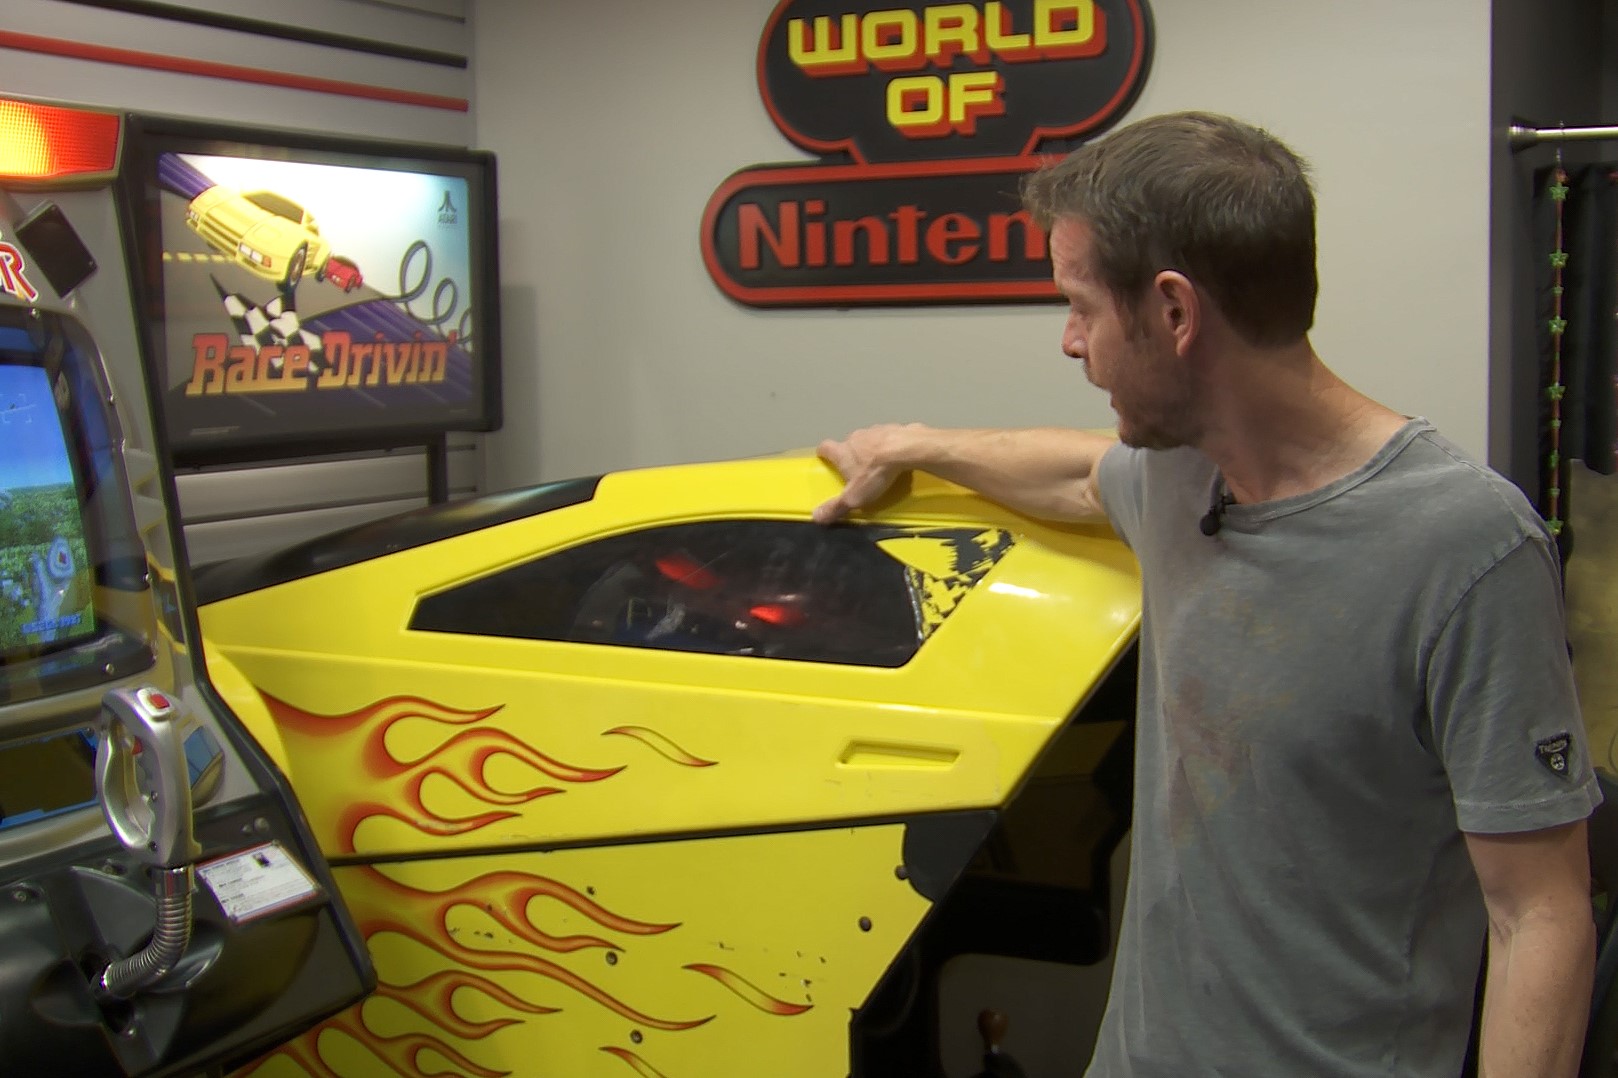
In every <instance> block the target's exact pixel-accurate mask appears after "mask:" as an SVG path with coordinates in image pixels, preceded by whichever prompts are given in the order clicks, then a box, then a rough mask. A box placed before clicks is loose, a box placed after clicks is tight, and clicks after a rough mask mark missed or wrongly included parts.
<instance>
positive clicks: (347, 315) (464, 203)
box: [143, 136, 499, 464]
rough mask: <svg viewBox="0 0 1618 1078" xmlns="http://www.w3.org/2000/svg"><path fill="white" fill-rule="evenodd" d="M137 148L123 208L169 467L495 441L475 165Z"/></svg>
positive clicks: (483, 177)
mask: <svg viewBox="0 0 1618 1078" xmlns="http://www.w3.org/2000/svg"><path fill="white" fill-rule="evenodd" d="M363 145H364V144H363V143H360V142H355V143H351V144H346V148H343V149H337V148H333V147H317V146H315V145H310V146H299V145H295V144H287V145H275V144H273V143H270V142H262V143H255V142H249V141H240V140H239V141H230V140H224V139H220V138H217V137H216V138H197V139H191V140H189V141H188V140H185V139H175V138H163V137H161V136H159V137H154V138H153V139H151V140H150V143H149V146H148V148H147V157H148V159H149V162H150V163H149V165H148V167H147V170H146V179H145V185H146V189H145V191H144V193H143V198H144V202H145V207H144V208H145V211H146V212H145V214H144V215H143V217H144V221H143V224H144V228H145V231H146V243H145V257H144V269H145V274H146V276H147V277H148V278H156V279H155V280H148V281H147V284H148V286H149V289H148V291H149V294H150V296H151V300H152V304H151V306H152V309H153V311H154V313H155V314H156V315H157V317H155V318H153V319H152V320H151V321H152V324H153V326H154V334H155V337H156V339H155V341H154V344H155V348H156V351H157V353H158V360H159V363H158V366H159V368H160V369H161V373H162V395H163V402H162V404H163V412H164V416H165V426H166V428H167V433H168V437H169V443H170V449H171V452H172V453H173V454H174V456H175V459H176V462H177V463H181V464H184V463H192V462H200V463H207V462H211V461H218V460H229V459H232V458H233V457H236V456H242V457H246V456H252V455H258V456H265V455H295V454H297V453H302V452H321V451H324V450H327V449H342V448H359V447H365V446H382V445H395V444H408V443H413V442H414V443H419V442H421V441H424V440H425V439H426V437H428V436H431V435H434V434H436V433H442V432H445V431H450V430H491V429H494V428H495V427H496V426H498V414H499V399H498V389H499V371H498V361H499V359H498V342H497V336H498V328H497V327H498V311H497V309H496V303H497V294H496V293H497V289H496V285H495V276H496V270H495V259H494V238H493V228H494V221H493V214H494V207H493V201H494V174H493V159H492V157H491V156H490V155H488V154H482V153H478V152H474V151H466V152H464V153H451V154H447V155H446V156H443V157H431V156H418V157H414V158H410V157H405V156H400V155H402V154H403V153H404V150H403V149H398V150H394V151H391V152H390V151H388V150H387V148H386V147H372V148H371V149H370V150H362V149H357V148H355V147H358V146H363Z"/></svg>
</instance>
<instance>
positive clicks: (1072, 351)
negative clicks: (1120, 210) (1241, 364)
mask: <svg viewBox="0 0 1618 1078" xmlns="http://www.w3.org/2000/svg"><path fill="white" fill-rule="evenodd" d="M1050 246H1051V264H1052V267H1053V269H1054V277H1055V281H1056V287H1057V289H1058V291H1060V292H1061V293H1062V295H1063V297H1064V298H1066V300H1067V302H1068V313H1067V325H1066V326H1065V327H1064V329H1063V331H1062V351H1063V352H1065V353H1066V354H1067V355H1069V356H1072V357H1073V358H1074V359H1077V360H1079V361H1080V362H1081V363H1083V364H1084V373H1085V376H1086V377H1088V378H1089V379H1090V383H1091V384H1092V385H1094V386H1095V387H1096V388H1097V389H1101V390H1105V391H1106V392H1107V393H1108V394H1110V396H1111V404H1112V410H1113V411H1114V412H1115V413H1117V415H1118V437H1119V439H1120V440H1122V441H1123V442H1124V444H1125V445H1132V446H1139V447H1143V448H1147V449H1173V448H1175V447H1176V446H1181V445H1187V444H1190V443H1191V442H1192V441H1193V439H1194V437H1195V434H1196V427H1195V412H1194V409H1193V408H1192V404H1193V394H1192V387H1191V382H1190V377H1189V374H1188V372H1187V369H1186V366H1185V363H1184V361H1183V360H1182V359H1181V357H1180V356H1179V355H1177V354H1176V352H1175V350H1174V344H1173V341H1172V339H1170V338H1169V337H1168V334H1167V329H1166V327H1165V326H1164V325H1163V324H1162V321H1161V319H1158V318H1156V317H1154V314H1155V310H1156V304H1155V302H1154V301H1153V300H1152V299H1151V298H1147V299H1145V300H1144V301H1143V302H1141V303H1139V304H1138V305H1137V307H1136V309H1135V310H1133V311H1131V312H1127V313H1126V312H1125V311H1123V310H1121V309H1120V306H1119V304H1118V302H1117V301H1116V300H1115V299H1114V298H1113V295H1112V293H1111V292H1110V291H1108V290H1107V287H1106V285H1104V284H1103V283H1102V282H1101V280H1100V279H1099V278H1098V277H1097V276H1096V275H1095V272H1094V270H1093V268H1092V261H1091V241H1090V228H1089V226H1088V225H1086V224H1085V223H1084V222H1083V221H1080V220H1077V219H1075V218H1071V217H1063V218H1060V219H1058V220H1057V221H1056V223H1055V224H1054V225H1052V227H1051V236H1050Z"/></svg>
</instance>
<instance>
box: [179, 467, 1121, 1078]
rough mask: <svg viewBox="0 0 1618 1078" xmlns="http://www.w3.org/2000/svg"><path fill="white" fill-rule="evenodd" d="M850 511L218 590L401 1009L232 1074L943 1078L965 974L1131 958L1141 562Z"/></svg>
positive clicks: (983, 523) (732, 502)
mask: <svg viewBox="0 0 1618 1078" xmlns="http://www.w3.org/2000/svg"><path fill="white" fill-rule="evenodd" d="M836 487H837V480H836V477H835V476H834V475H833V474H832V472H831V470H830V469H829V468H828V467H827V466H826V465H825V464H823V463H822V462H820V461H819V460H817V459H815V458H814V457H813V456H812V455H809V454H787V455H782V456H778V457H768V458H760V459H754V460H745V461H733V462H724V463H713V464H703V465H684V466H676V467H667V468H654V469H644V470H634V471H625V472H618V473H612V474H608V475H605V476H601V477H597V478H591V479H582V480H576V481H570V482H559V483H552V484H547V485H544V486H539V487H534V488H531V489H526V490H519V491H513V492H507V493H500V494H492V495H486V496H483V497H480V498H476V499H472V500H469V501H466V502H461V503H449V504H444V505H437V506H429V507H427V508H425V509H422V510H419V511H415V512H412V513H407V514H405V515H403V516H399V517H394V518H390V519H387V520H383V521H379V522H376V523H371V524H366V525H362V526H359V527H357V528H353V529H351V530H348V531H345V532H341V533H337V534H334V535H331V536H329V537H326V538H322V539H317V540H313V541H310V542H307V543H304V544H302V545H300V546H297V547H294V548H292V549H288V550H285V551H281V552H278V553H275V554H273V555H269V556H264V557H254V558H249V559H242V560H236V561H231V562H226V563H221V564H218V565H215V566H210V567H204V568H202V569H199V570H198V571H197V573H196V576H195V588H196V592H197V599H198V602H199V611H200V621H201V627H202V633H203V638H204V641H205V646H206V656H207V665H208V670H209V675H210V678H211V680H212V682H213V684H214V685H215V687H216V688H217V689H218V690H219V692H220V693H221V695H222V696H223V698H224V699H225V701H226V702H227V703H228V704H229V705H230V707H231V709H232V710H233V711H234V712H235V713H236V714H237V715H238V716H239V717H240V718H241V719H242V720H243V722H244V723H245V724H246V725H247V727H248V729H249V730H250V731H251V732H252V733H253V734H254V735H255V736H256V738H257V739H258V741H259V742H260V744H261V745H262V746H263V747H264V749H265V750H266V752H267V753H268V754H269V756H270V757H271V758H272V759H273V760H274V761H275V762H276V763H277V764H278V765H279V766H280V768H281V769H282V770H283V771H284V773H285V774H286V776H287V777H288V779H289V780H290V782H291V784H292V787H293V789H294V791H295V792H296V794H297V796H298V799H299V801H300V802H301V804H302V806H303V809H304V812H305V813H306V814H307V817H308V821H309V824H310V826H311V829H312V831H313V833H314V835H315V837H316V839H317V840H318V842H319V843H320V845H321V847H322V850H323V853H324V854H325V856H326V858H327V859H328V860H329V862H330V864H331V866H332V872H333V876H334V879H335V880H336V882H337V885H338V887H339V889H340V890H341V892H342V896H343V898H344V900H345V901H346V903H347V905H348V907H349V909H350V910H351V911H352V913H353V916H354V919H355V921H356V923H357V924H358V926H359V929H360V931H361V933H362V934H363V935H364V937H365V939H366V942H367V945H368V947H369V950H370V953H371V956H372V958H373V960H374V962H375V965H376V969H377V974H378V977H379V980H380V987H379V988H378V990H377V992H376V993H375V994H374V995H372V996H371V997H370V998H369V999H367V1000H365V1001H364V1002H363V1003H361V1004H359V1005H357V1006H355V1007H353V1008H351V1009H350V1010H348V1011H345V1012H342V1013H340V1014H338V1015H337V1016H336V1017H334V1018H332V1019H329V1020H328V1021H326V1022H325V1023H323V1024H322V1025H320V1026H319V1027H317V1028H316V1029H315V1030H313V1031H312V1032H310V1033H308V1034H306V1035H304V1036H303V1037H301V1038H299V1039H297V1040H294V1041H292V1042H290V1043H288V1044H286V1045H284V1046H282V1047H281V1048H279V1049H277V1050H276V1051H274V1052H272V1053H270V1054H269V1055H267V1056H264V1057H262V1058H260V1059H259V1060H257V1061H256V1062H254V1063H252V1064H250V1065H248V1066H247V1067H245V1068H243V1069H241V1070H239V1071H238V1072H237V1073H238V1074H253V1075H256V1076H258V1078H300V1076H308V1078H372V1076H377V1075H383V1076H387V1075H402V1076H411V1078H416V1076H420V1075H425V1074H442V1073H455V1074H462V1075H479V1076H493V1075H508V1074H509V1075H532V1076H552V1075H554V1076H565V1078H633V1076H635V1075H640V1076H642V1078H727V1076H735V1078H844V1076H846V1075H853V1076H856V1078H857V1076H861V1075H867V1076H882V1078H893V1076H896V1075H912V1074H913V1075H930V1074H936V1073H942V1071H941V1069H940V1067H939V1065H938V1062H937V1060H938V1039H939V1032H938V1028H937V1024H938V993H937V984H938V980H939V975H940V971H941V970H942V968H943V966H944V964H945V963H946V962H947V961H948V960H949V959H950V958H951V957H953V956H955V955H958V954H964V953H971V954H987V955H1005V956H1015V957H1028V958H1034V959H1038V960H1042V961H1046V962H1067V963H1074V964H1086V963H1094V962H1096V961H1098V960H1099V959H1101V958H1102V957H1104V956H1105V955H1106V954H1107V953H1108V949H1109V947H1110V942H1111V941H1110V938H1109V930H1108V926H1109V924H1110V916H1109V910H1110V908H1111V906H1112V904H1113V903H1115V902H1116V901H1118V900H1120V899H1121V893H1116V894H1115V891H1116V890H1117V881H1116V880H1110V879H1109V875H1108V867H1107V866H1108V864H1109V858H1110V856H1111V854H1112V852H1113V850H1114V849H1115V847H1116V846H1117V844H1118V841H1119V839H1120V838H1121V837H1122V836H1123V834H1124V833H1125V831H1126V829H1127V826H1128V798H1129V786H1130V779H1129V770H1130V766H1131V759H1132V742H1131V722H1130V719H1131V714H1132V707H1133V693H1134V659H1133V642H1134V639H1135V633H1136V630H1137V627H1138V622H1139V617H1140V598H1139V581H1138V577H1137V571H1136V566H1135V563H1134V561H1133V558H1132V557H1131V555H1130V554H1129V552H1128V550H1127V549H1126V548H1125V547H1124V546H1123V545H1122V544H1121V543H1120V542H1119V541H1118V540H1117V539H1116V538H1115V537H1114V536H1113V535H1112V534H1111V533H1110V531H1108V530H1107V529H1106V528H1105V527H1102V526H1073V527H1065V528H1063V527H1052V526H1046V525H1042V524H1039V523H1036V522H1034V521H1031V520H1028V519H1026V518H1023V517H1020V516H1017V515H1016V514H1013V513H1011V512H1009V511H1007V510H1004V509H1001V508H999V507H997V506H995V505H993V504H991V503H988V502H986V501H983V500H981V499H979V498H977V497H975V496H973V495H970V494H969V493H967V492H966V491H964V490H962V489H960V488H958V487H955V486H952V485H950V484H947V483H944V482H942V481H939V480H935V479H932V478H930V477H927V476H923V475H917V476H915V477H913V478H912V479H911V480H910V481H908V482H907V483H906V484H904V485H903V487H902V489H900V490H899V491H897V492H896V493H895V494H893V495H892V496H890V498H889V500H888V501H887V502H885V503H884V504H883V505H881V506H880V507H878V508H877V509H875V510H873V511H872V512H870V513H868V514H863V515H861V516H859V517H857V518H856V519H855V520H853V521H852V522H849V523H845V524H840V525H836V526H832V527H823V526H820V525H816V524H814V523H812V522H811V521H810V519H809V512H810V509H811V508H812V507H813V506H814V505H816V504H818V503H819V502H820V501H822V500H823V499H825V498H826V497H829V496H830V495H831V494H832V493H833V492H834V491H835V489H836ZM445 1068H449V1069H448V1070H446V1069H445Z"/></svg>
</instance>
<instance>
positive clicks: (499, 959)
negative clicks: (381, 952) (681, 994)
mask: <svg viewBox="0 0 1618 1078" xmlns="http://www.w3.org/2000/svg"><path fill="white" fill-rule="evenodd" d="M375 929H376V931H383V932H394V933H397V934H398V935H401V936H404V937H405V938H406V939H410V940H414V941H415V942H417V943H419V944H421V945H422V946H423V947H426V948H428V949H429V950H432V951H436V952H437V953H438V954H440V955H442V956H444V957H445V958H447V959H449V960H450V961H452V962H454V963H456V964H457V965H462V966H470V967H472V968H473V969H481V970H486V971H488V972H490V973H495V972H501V971H512V970H515V971H517V972H520V973H536V974H538V975H539V976H541V977H548V978H550V979H551V980H553V981H556V982H557V983H558V984H562V985H566V986H567V987H568V988H571V989H573V990H574V991H575V992H577V993H579V994H580V995H581V996H584V997H585V998H586V999H589V1000H592V1001H594V1002H596V1003H599V1004H601V1006H603V1007H606V1008H607V1009H608V1010H610V1011H612V1012H613V1013H614V1014H617V1015H619V1016H621V1017H623V1018H628V1019H629V1020H630V1021H633V1022H639V1023H641V1024H642V1025H646V1026H650V1027H652V1028H653V1029H662V1030H677V1029H695V1028H696V1027H697V1026H700V1025H705V1024H706V1023H708V1022H711V1021H713V1017H714V1016H713V1015H711V1014H710V1015H708V1016H707V1017H705V1018H696V1019H692V1020H689V1021H684V1022H677V1021H673V1020H671V1019H665V1018H654V1017H652V1016H651V1015H649V1014H645V1013H643V1012H641V1011H637V1010H636V1009H635V1008H633V1007H631V1006H630V1005H629V1004H627V1003H625V1002H623V1001H622V1000H620V999H618V998H617V997H615V996H612V995H609V994H608V993H607V992H605V991H603V990H602V989H600V988H597V987H596V986H595V985H593V984H591V983H590V982H589V981H587V980H585V979H584V978H583V977H580V976H579V975H578V974H576V973H574V972H573V971H572V970H569V969H564V968H563V967H561V966H559V965H557V964H556V963H555V962H552V961H550V960H549V959H545V958H540V957H539V956H538V955H529V954H519V953H517V952H515V951H484V950H478V949H475V948H472V947H466V946H463V945H462V944H460V943H449V944H447V945H446V944H444V943H441V942H439V941H437V940H435V939H431V938H429V937H428V936H426V935H425V934H423V933H421V932H417V931H416V930H415V929H413V928H411V927H409V926H408V925H403V924H387V923H383V922H376V923H375ZM369 935H370V933H367V936H368V937H369Z"/></svg>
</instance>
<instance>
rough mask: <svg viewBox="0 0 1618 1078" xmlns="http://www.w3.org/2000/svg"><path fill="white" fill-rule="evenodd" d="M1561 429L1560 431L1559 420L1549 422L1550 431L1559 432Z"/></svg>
mask: <svg viewBox="0 0 1618 1078" xmlns="http://www.w3.org/2000/svg"><path fill="white" fill-rule="evenodd" d="M1561 429H1562V421H1561V420H1560V419H1553V420H1551V430H1561Z"/></svg>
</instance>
